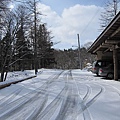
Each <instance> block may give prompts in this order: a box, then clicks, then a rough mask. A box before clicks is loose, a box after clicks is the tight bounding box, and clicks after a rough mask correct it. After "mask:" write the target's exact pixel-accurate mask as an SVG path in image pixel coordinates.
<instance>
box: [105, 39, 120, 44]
mask: <svg viewBox="0 0 120 120" xmlns="http://www.w3.org/2000/svg"><path fill="white" fill-rule="evenodd" d="M105 43H106V44H118V43H120V41H116V40H105Z"/></svg>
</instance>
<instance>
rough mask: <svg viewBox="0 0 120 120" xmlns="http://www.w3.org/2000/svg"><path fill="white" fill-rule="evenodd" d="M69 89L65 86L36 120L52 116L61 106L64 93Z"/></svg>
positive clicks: (43, 119) (44, 119)
mask: <svg viewBox="0 0 120 120" xmlns="http://www.w3.org/2000/svg"><path fill="white" fill-rule="evenodd" d="M67 91H68V90H67V89H66V88H63V89H62V91H61V92H60V93H59V94H58V95H57V97H56V98H55V99H54V100H53V101H52V102H51V103H50V104H49V105H48V106H47V107H46V109H45V110H44V111H43V112H41V113H40V114H39V115H38V117H37V118H36V119H35V120H47V119H50V118H51V117H52V115H53V114H54V112H55V110H56V109H57V108H58V107H59V105H60V103H61V102H62V99H64V95H65V94H67Z"/></svg>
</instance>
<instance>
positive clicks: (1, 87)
mask: <svg viewBox="0 0 120 120" xmlns="http://www.w3.org/2000/svg"><path fill="white" fill-rule="evenodd" d="M34 77H37V76H36V75H34V76H31V77H27V78H24V79H21V80H18V81H14V82H10V83H5V84H3V85H0V89H3V88H5V87H8V86H10V85H11V84H16V83H18V82H22V81H25V80H29V79H31V78H34Z"/></svg>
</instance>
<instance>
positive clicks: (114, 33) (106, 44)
mask: <svg viewBox="0 0 120 120" xmlns="http://www.w3.org/2000/svg"><path fill="white" fill-rule="evenodd" d="M113 45H116V47H118V48H119V47H120V12H119V13H118V14H117V15H116V16H115V17H114V18H113V20H112V21H111V22H110V23H109V25H108V26H107V27H106V28H105V29H104V30H103V32H102V33H101V34H100V35H99V36H98V38H97V39H96V40H95V41H94V43H93V44H92V45H91V46H90V48H89V49H88V52H90V53H92V54H96V52H97V51H103V52H107V51H109V50H110V48H111V47H112V46H113Z"/></svg>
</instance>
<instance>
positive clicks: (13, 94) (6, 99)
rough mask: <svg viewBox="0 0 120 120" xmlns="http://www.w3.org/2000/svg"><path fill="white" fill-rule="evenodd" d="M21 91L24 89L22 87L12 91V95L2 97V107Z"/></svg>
mask: <svg viewBox="0 0 120 120" xmlns="http://www.w3.org/2000/svg"><path fill="white" fill-rule="evenodd" d="M21 91H22V88H20V89H18V90H16V91H14V92H13V93H11V94H10V95H8V96H6V97H4V98H2V99H1V100H0V108H1V107H4V106H6V105H7V104H9V103H10V102H11V101H12V100H13V99H14V98H15V97H16V96H17V95H18V94H19V93H20V92H21Z"/></svg>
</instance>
